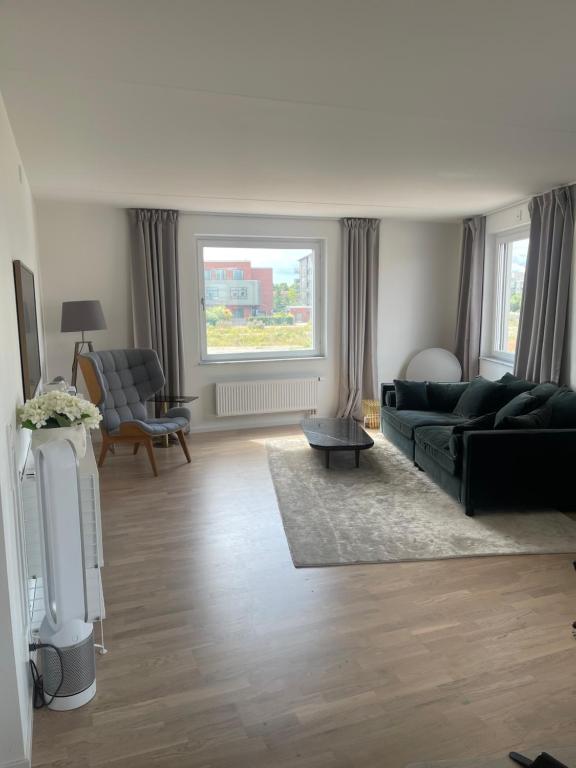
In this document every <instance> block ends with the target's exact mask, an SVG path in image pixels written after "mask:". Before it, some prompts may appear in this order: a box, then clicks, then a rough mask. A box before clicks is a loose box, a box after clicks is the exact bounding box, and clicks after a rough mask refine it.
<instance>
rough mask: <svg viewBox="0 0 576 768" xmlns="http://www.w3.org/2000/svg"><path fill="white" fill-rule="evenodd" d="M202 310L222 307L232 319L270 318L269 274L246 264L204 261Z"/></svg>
mask: <svg viewBox="0 0 576 768" xmlns="http://www.w3.org/2000/svg"><path fill="white" fill-rule="evenodd" d="M204 288H205V293H206V295H205V301H206V306H208V307H214V306H225V307H227V308H228V309H229V310H230V311H231V312H232V314H233V316H234V317H235V318H238V319H242V318H247V317H250V316H252V315H258V314H260V315H262V314H264V315H269V314H272V310H273V306H274V289H273V270H272V268H271V267H253V266H252V264H251V262H249V261H205V262H204Z"/></svg>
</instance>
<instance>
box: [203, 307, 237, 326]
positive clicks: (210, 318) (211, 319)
mask: <svg viewBox="0 0 576 768" xmlns="http://www.w3.org/2000/svg"><path fill="white" fill-rule="evenodd" d="M228 320H232V312H231V311H230V310H229V309H228V307H223V306H222V305H218V306H215V307H206V325H218V324H219V323H221V322H223V321H224V322H227V321H228Z"/></svg>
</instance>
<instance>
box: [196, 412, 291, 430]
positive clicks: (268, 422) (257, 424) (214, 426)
mask: <svg viewBox="0 0 576 768" xmlns="http://www.w3.org/2000/svg"><path fill="white" fill-rule="evenodd" d="M233 418H234V417H233ZM237 418H238V419H245V418H246V417H245V416H238V417H237ZM304 418H306V415H305V414H303V413H299V414H298V415H296V416H294V417H292V418H291V419H288V418H283V419H265V418H262V419H258V421H250V423H248V424H247V423H246V422H245V421H243V422H242V423H238V422H236V423H234V422H231V421H229V420H228V419H227V420H226V421H225V422H224V423H222V424H220V423H218V422H214V423H213V422H209V423H207V424H197V425H194V426H191V427H190V430H189V431H190V432H192V433H194V434H198V433H202V432H237V431H238V432H239V431H240V430H248V429H270V427H293V426H294V425H297V424H300V422H301V421H302V419H304Z"/></svg>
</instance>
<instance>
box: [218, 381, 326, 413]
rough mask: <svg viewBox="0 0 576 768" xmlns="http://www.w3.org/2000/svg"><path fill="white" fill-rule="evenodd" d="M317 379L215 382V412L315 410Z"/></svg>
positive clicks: (316, 405)
mask: <svg viewBox="0 0 576 768" xmlns="http://www.w3.org/2000/svg"><path fill="white" fill-rule="evenodd" d="M318 384H319V379H318V378H315V379H269V380H266V381H262V380H261V381H229V382H226V383H225V384H216V415H217V416H247V415H251V414H258V413H286V412H288V411H315V410H316V409H317V408H318Z"/></svg>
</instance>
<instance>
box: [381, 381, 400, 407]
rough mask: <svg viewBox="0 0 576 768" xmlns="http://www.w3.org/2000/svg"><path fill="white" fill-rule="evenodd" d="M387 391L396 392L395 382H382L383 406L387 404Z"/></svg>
mask: <svg viewBox="0 0 576 768" xmlns="http://www.w3.org/2000/svg"><path fill="white" fill-rule="evenodd" d="M387 392H396V387H395V386H394V384H390V383H389V382H384V383H383V384H380V405H381V406H382V407H383V406H385V405H387V403H386V393H387Z"/></svg>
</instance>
